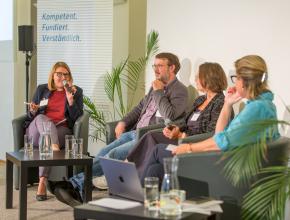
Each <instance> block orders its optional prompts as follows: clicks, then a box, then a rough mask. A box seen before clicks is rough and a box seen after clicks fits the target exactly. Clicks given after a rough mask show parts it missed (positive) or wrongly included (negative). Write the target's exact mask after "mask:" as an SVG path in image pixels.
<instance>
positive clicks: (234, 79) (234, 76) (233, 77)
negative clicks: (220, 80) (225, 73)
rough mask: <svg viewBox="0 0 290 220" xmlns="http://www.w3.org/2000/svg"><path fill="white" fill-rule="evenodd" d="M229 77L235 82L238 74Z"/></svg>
mask: <svg viewBox="0 0 290 220" xmlns="http://www.w3.org/2000/svg"><path fill="white" fill-rule="evenodd" d="M230 77H231V81H232V82H233V83H236V82H237V79H238V76H237V75H231V76H230Z"/></svg>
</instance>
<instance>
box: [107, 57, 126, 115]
mask: <svg viewBox="0 0 290 220" xmlns="http://www.w3.org/2000/svg"><path fill="white" fill-rule="evenodd" d="M127 62H128V58H127V59H126V60H125V61H124V62H121V63H120V64H119V65H117V66H116V67H114V68H113V70H112V72H111V73H109V72H107V74H106V75H105V82H104V89H105V92H106V94H107V96H108V98H109V100H110V101H111V102H112V103H113V107H114V109H115V110H116V112H117V113H118V114H119V116H123V114H124V111H125V105H124V101H123V96H122V92H123V91H122V85H121V74H122V72H123V71H124V69H125V67H126V65H127ZM115 95H117V97H118V99H117V100H118V103H116V101H115ZM116 105H118V106H116ZM118 109H119V111H118ZM114 118H115V111H114Z"/></svg>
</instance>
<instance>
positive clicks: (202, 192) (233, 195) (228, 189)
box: [178, 137, 290, 219]
mask: <svg viewBox="0 0 290 220" xmlns="http://www.w3.org/2000/svg"><path fill="white" fill-rule="evenodd" d="M198 141H200V139H199V140H198ZM289 145H290V139H289V138H286V137H281V138H279V139H278V140H276V141H274V142H272V143H269V144H268V147H269V151H268V158H267V159H268V161H267V162H265V164H264V166H265V167H266V166H273V165H284V163H285V161H283V158H285V155H288V150H289ZM221 156H222V154H221V153H220V152H209V153H199V154H184V155H179V156H178V157H179V168H178V176H179V177H183V178H186V179H191V183H190V188H187V189H186V190H189V191H191V192H193V193H194V194H195V196H197V195H198V196H211V197H214V198H217V199H221V200H224V205H223V209H224V213H223V214H222V216H221V219H240V205H241V201H242V198H243V196H244V195H245V194H246V193H247V192H248V191H249V188H248V187H244V188H236V187H234V186H232V185H231V184H230V183H229V182H228V181H227V180H226V179H225V177H224V175H223V174H222V170H223V167H224V165H225V163H226V161H222V162H219V163H218V161H220V159H221ZM187 187H188V186H187Z"/></svg>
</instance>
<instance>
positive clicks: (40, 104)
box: [39, 99, 48, 107]
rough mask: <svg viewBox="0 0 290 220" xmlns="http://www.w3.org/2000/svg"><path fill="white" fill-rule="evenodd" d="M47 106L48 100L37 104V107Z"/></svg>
mask: <svg viewBox="0 0 290 220" xmlns="http://www.w3.org/2000/svg"><path fill="white" fill-rule="evenodd" d="M47 104H48V99H42V100H41V101H40V103H39V106H40V107H42V106H46V105H47Z"/></svg>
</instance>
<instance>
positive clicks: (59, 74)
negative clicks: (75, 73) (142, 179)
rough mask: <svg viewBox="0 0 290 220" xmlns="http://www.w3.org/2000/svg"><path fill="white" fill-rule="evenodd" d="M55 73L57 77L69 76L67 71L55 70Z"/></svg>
mask: <svg viewBox="0 0 290 220" xmlns="http://www.w3.org/2000/svg"><path fill="white" fill-rule="evenodd" d="M55 74H56V76H57V77H58V78H61V77H62V76H63V77H64V78H67V77H68V76H69V73H62V72H55Z"/></svg>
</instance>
